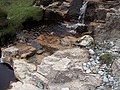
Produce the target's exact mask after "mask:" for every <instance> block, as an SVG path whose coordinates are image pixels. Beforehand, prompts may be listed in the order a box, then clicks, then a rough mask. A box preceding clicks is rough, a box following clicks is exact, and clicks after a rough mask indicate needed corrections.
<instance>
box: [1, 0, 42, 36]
mask: <svg viewBox="0 0 120 90" xmlns="http://www.w3.org/2000/svg"><path fill="white" fill-rule="evenodd" d="M32 3H33V0H0V8H1V9H2V10H3V11H5V12H6V13H7V19H8V21H9V26H8V27H6V28H4V29H2V30H0V37H1V36H2V35H5V34H8V33H9V34H15V30H16V28H17V27H19V26H21V25H22V23H23V22H25V20H26V19H28V18H31V17H32V18H33V20H37V21H39V20H41V19H42V16H43V14H42V9H40V8H38V7H33V6H32ZM3 16H5V15H2V14H1V15H0V18H2V17H3Z"/></svg>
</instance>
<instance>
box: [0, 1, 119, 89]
mask: <svg viewBox="0 0 120 90" xmlns="http://www.w3.org/2000/svg"><path fill="white" fill-rule="evenodd" d="M78 2H79V1H78ZM79 3H81V1H80V2H79ZM116 3H119V1H117V0H116V1H105V2H101V1H100V2H99V1H97V2H94V1H92V2H90V5H88V8H89V7H90V8H92V9H88V10H87V11H86V12H87V13H88V12H89V13H90V12H91V14H87V15H86V17H85V18H84V19H85V25H84V24H82V25H81V24H80V23H78V21H76V17H77V15H78V14H79V8H80V6H79V8H78V7H77V6H76V8H75V10H76V11H74V10H73V8H74V4H76V1H75V0H73V1H72V2H71V4H70V1H69V0H68V1H64V2H63V3H62V4H61V3H59V2H53V3H52V4H49V6H47V7H46V6H44V5H43V6H44V9H45V12H46V13H45V14H46V16H45V21H47V20H50V21H51V20H52V21H54V22H55V23H52V24H44V25H43V26H38V27H35V28H32V29H26V30H22V31H21V32H18V34H17V41H16V43H15V45H9V47H8V48H3V50H2V51H3V53H4V60H5V62H7V63H10V61H12V62H11V63H10V64H12V65H13V69H14V73H15V75H16V77H17V78H18V81H17V82H13V83H12V84H11V85H10V86H11V88H10V90H16V89H18V90H28V89H29V90H119V89H120V80H119V76H120V72H119V71H120V68H119V67H120V38H119V33H120V31H119V30H120V27H119V23H120V10H119V6H117V4H116ZM113 4H115V6H114V5H113ZM76 5H79V4H76ZM91 5H92V6H93V7H91ZM38 6H39V5H38ZM62 6H63V7H65V10H64V8H62ZM68 7H70V10H73V11H74V13H71V12H72V11H70V10H68V13H67V14H66V12H63V11H66V9H67V8H68ZM61 8H62V9H61ZM77 8H78V9H77ZM53 9H55V10H56V11H57V14H56V13H55V12H56V11H54V15H57V17H58V16H59V15H60V17H59V18H57V19H56V17H55V16H54V18H52V17H48V16H47V15H49V16H50V15H51V13H52V15H53V11H52V10H53ZM61 10H63V11H62V12H60V11H61ZM48 11H49V12H48ZM51 11H52V12H51ZM58 11H59V12H58ZM100 12H103V13H100ZM103 14H104V15H103ZM52 15H51V16H52ZM61 15H63V16H62V18H61ZM90 15H91V16H90ZM94 15H97V16H96V17H94ZM68 16H69V18H67V21H66V19H65V17H68ZM71 16H72V18H71ZM74 17H75V18H74ZM88 17H89V18H91V19H89V20H88V19H87V18H88ZM92 17H94V18H92ZM70 18H71V19H70ZM61 19H63V20H64V21H63V20H62V22H60V21H61ZM56 20H57V21H58V22H57V24H56ZM68 20H69V21H68Z"/></svg>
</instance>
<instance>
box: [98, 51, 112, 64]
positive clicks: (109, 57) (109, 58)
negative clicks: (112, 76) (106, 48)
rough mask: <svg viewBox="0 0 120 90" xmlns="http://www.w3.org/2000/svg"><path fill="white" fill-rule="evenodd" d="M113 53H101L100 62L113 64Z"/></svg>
mask: <svg viewBox="0 0 120 90" xmlns="http://www.w3.org/2000/svg"><path fill="white" fill-rule="evenodd" d="M112 58H113V56H112V54H110V53H104V54H102V55H100V62H101V64H106V65H107V66H109V65H110V64H112V62H113V61H112Z"/></svg>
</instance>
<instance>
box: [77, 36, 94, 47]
mask: <svg viewBox="0 0 120 90" xmlns="http://www.w3.org/2000/svg"><path fill="white" fill-rule="evenodd" d="M93 43H94V39H93V38H92V37H91V36H90V35H84V36H82V37H81V38H79V40H78V41H77V42H76V44H77V45H80V46H90V45H92V44H93Z"/></svg>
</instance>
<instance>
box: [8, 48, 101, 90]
mask: <svg viewBox="0 0 120 90" xmlns="http://www.w3.org/2000/svg"><path fill="white" fill-rule="evenodd" d="M87 61H89V51H88V50H86V49H80V48H73V49H67V50H63V51H57V52H56V53H54V54H53V55H51V56H48V57H46V58H44V59H43V60H42V62H41V64H40V65H37V66H35V65H33V64H30V63H27V62H25V60H24V59H21V60H14V69H15V74H16V76H17V78H18V79H19V80H20V81H18V82H16V83H12V85H11V86H12V88H11V89H10V90H26V87H27V90H28V89H29V88H30V89H29V90H89V89H94V88H95V87H97V86H99V85H100V83H101V79H100V75H98V74H86V73H83V71H82V64H83V63H85V62H87ZM19 87H20V88H19Z"/></svg>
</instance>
